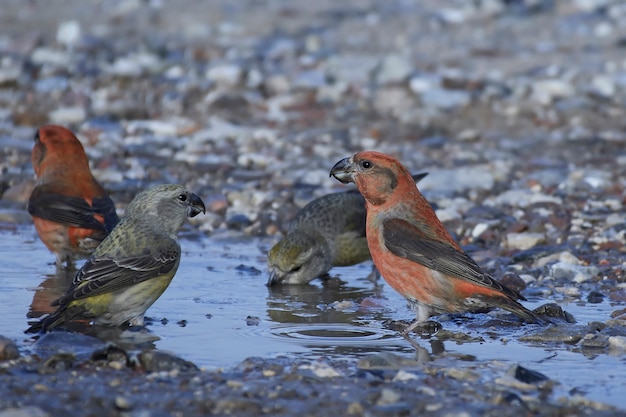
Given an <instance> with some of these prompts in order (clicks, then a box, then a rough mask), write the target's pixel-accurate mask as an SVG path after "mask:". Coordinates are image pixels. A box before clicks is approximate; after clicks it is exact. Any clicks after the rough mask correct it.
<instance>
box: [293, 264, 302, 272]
mask: <svg viewBox="0 0 626 417" xmlns="http://www.w3.org/2000/svg"><path fill="white" fill-rule="evenodd" d="M301 269H302V265H298V266H296V267H294V268H291V271H290V272H298V271H299V270H301Z"/></svg>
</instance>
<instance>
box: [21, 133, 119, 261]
mask: <svg viewBox="0 0 626 417" xmlns="http://www.w3.org/2000/svg"><path fill="white" fill-rule="evenodd" d="M31 156H32V163H33V168H34V169H35V174H36V175H37V183H36V184H35V188H34V189H33V192H32V194H31V196H30V199H29V200H28V212H29V213H30V214H31V215H32V216H33V223H34V224H35V229H37V233H38V234H39V237H40V238H41V240H42V242H43V243H44V244H45V245H46V246H47V247H48V249H50V251H52V252H54V253H55V254H56V256H57V265H58V266H61V265H62V264H63V262H66V263H67V265H68V266H70V265H72V262H73V261H74V259H78V258H86V257H87V256H89V254H91V253H92V252H93V250H94V249H95V248H96V246H98V245H99V244H100V242H101V241H102V240H103V239H104V238H105V237H106V236H107V235H108V234H109V233H110V232H111V230H112V229H113V227H115V225H116V224H117V222H118V221H119V219H118V217H117V214H116V212H115V205H114V204H113V201H112V200H111V198H110V197H109V196H108V195H107V193H106V192H105V191H104V189H103V188H102V186H100V184H98V182H97V181H96V180H95V178H94V177H93V175H92V174H91V171H90V170H89V162H88V161H87V155H85V150H84V149H83V145H81V143H80V141H79V140H78V139H77V138H76V136H74V134H73V133H72V132H70V131H69V130H67V129H66V128H64V127H61V126H44V127H42V128H40V129H39V130H37V134H36V135H35V146H34V147H33V151H32V155H31Z"/></svg>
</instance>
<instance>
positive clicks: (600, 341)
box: [580, 333, 609, 349]
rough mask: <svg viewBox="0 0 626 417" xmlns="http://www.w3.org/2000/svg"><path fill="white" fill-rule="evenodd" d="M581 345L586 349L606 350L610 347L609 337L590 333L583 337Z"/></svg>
mask: <svg viewBox="0 0 626 417" xmlns="http://www.w3.org/2000/svg"><path fill="white" fill-rule="evenodd" d="M580 344H581V346H582V347H584V348H591V349H605V348H607V347H608V346H609V336H607V335H604V334H592V333H589V334H586V335H585V336H584V337H583V340H582V341H581V343H580Z"/></svg>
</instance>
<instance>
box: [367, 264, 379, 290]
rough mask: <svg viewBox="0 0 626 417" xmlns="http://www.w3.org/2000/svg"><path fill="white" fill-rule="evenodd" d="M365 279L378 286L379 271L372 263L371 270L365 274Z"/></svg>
mask: <svg viewBox="0 0 626 417" xmlns="http://www.w3.org/2000/svg"><path fill="white" fill-rule="evenodd" d="M367 280H368V281H371V282H372V283H373V284H374V285H376V286H378V285H379V282H380V272H378V269H376V266H375V265H374V264H372V272H370V273H369V275H368V276H367Z"/></svg>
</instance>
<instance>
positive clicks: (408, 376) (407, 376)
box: [393, 369, 418, 382]
mask: <svg viewBox="0 0 626 417" xmlns="http://www.w3.org/2000/svg"><path fill="white" fill-rule="evenodd" d="M413 379H418V377H417V375H415V374H414V373H411V372H407V371H405V370H403V369H400V370H399V371H398V373H397V374H396V376H394V377H393V380H394V381H400V382H406V381H411V380H413Z"/></svg>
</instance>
